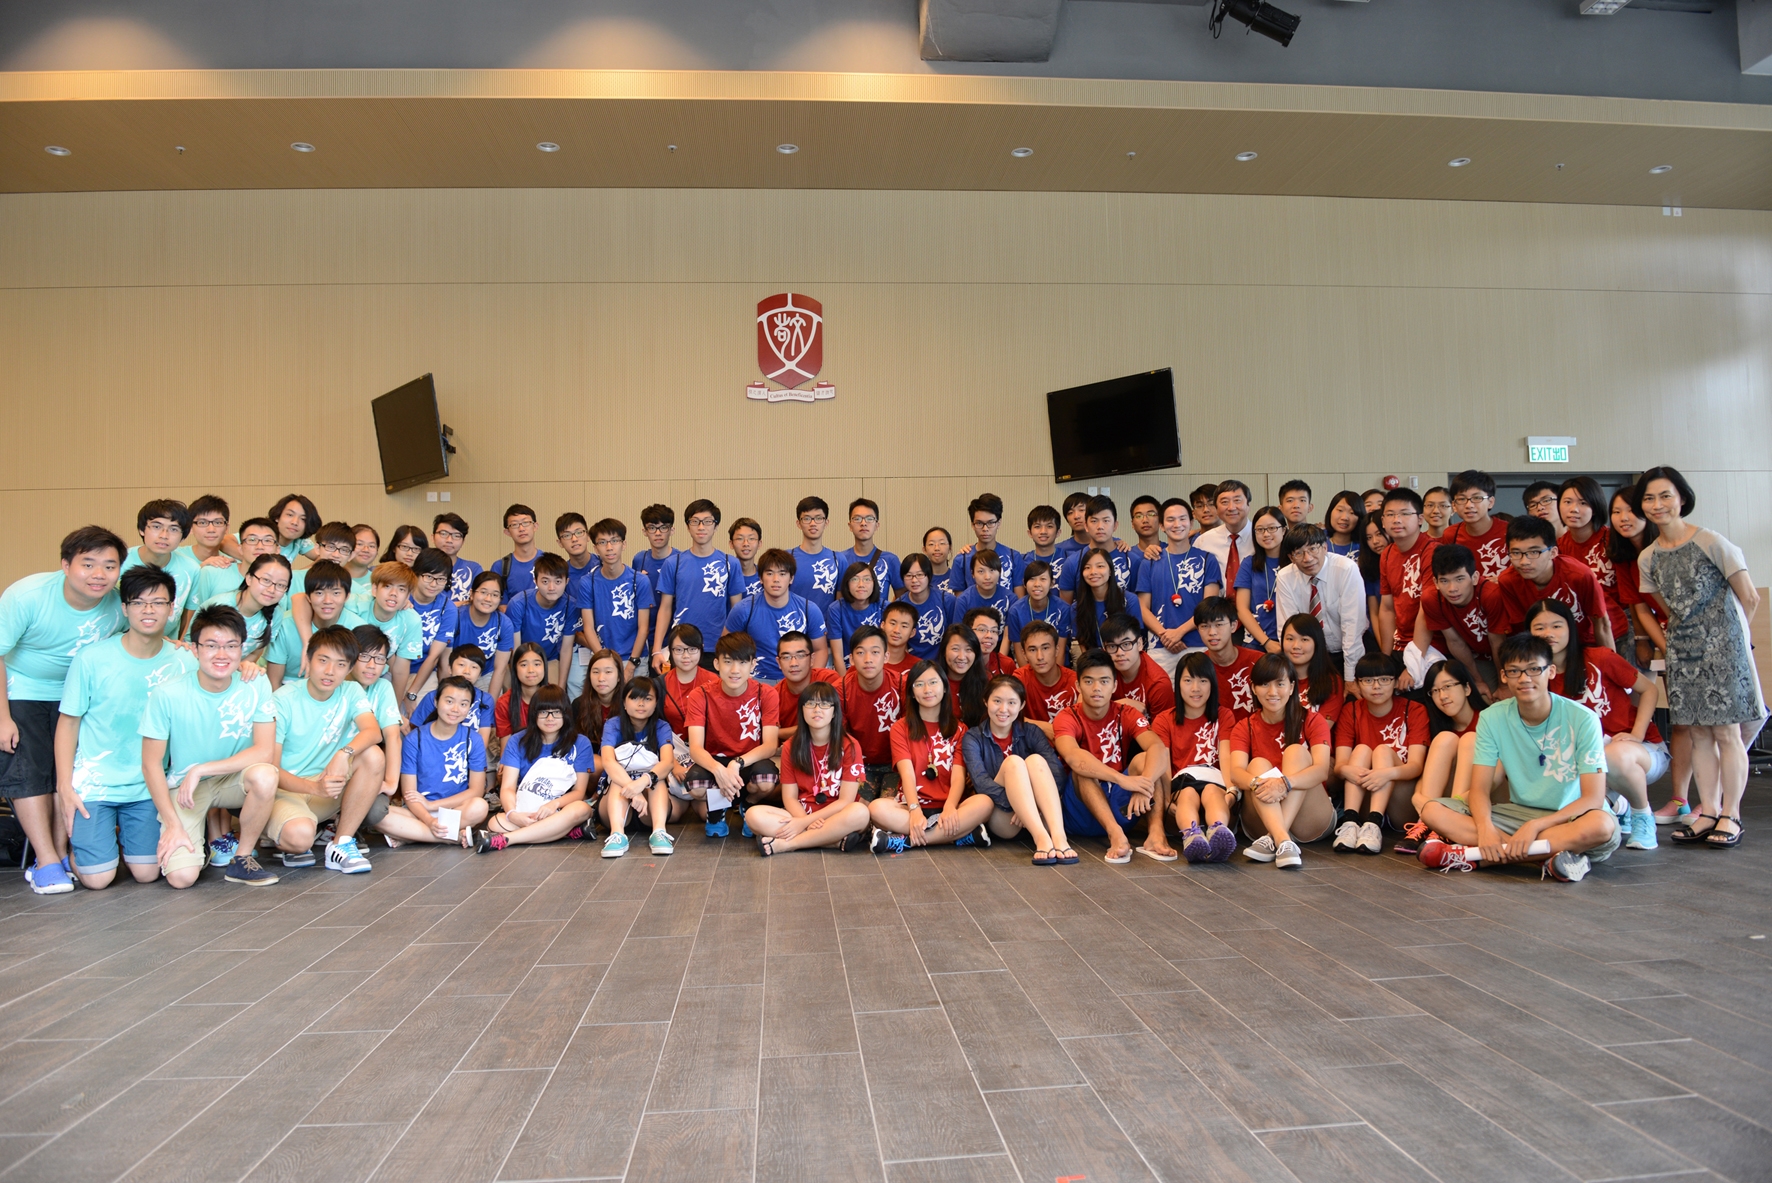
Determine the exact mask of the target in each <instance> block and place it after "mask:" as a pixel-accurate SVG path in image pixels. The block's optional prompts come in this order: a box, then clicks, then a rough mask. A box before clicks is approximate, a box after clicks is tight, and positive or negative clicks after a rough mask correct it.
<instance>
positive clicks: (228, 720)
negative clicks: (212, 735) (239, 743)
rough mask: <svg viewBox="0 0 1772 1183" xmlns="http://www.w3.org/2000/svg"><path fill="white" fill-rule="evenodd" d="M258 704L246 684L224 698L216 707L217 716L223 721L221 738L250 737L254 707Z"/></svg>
mask: <svg viewBox="0 0 1772 1183" xmlns="http://www.w3.org/2000/svg"><path fill="white" fill-rule="evenodd" d="M256 705H257V704H256V703H255V702H254V701H253V695H252V692H251V691H250V690H248V689H247V688H246V687H245V686H241V687H239V688H238V689H237V690H235V691H234V693H232V694H230V695H228V696H227V697H226V698H224V699H223V700H222V701H221V703H220V704H219V705H218V706H217V707H216V708H215V714H216V717H217V718H218V719H219V720H220V721H221V738H223V739H248V738H250V737H251V735H252V715H253V709H254V707H255V706H256Z"/></svg>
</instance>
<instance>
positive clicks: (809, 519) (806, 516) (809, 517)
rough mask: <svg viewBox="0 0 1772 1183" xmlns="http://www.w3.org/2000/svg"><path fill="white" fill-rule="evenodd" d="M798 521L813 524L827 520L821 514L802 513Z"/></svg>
mask: <svg viewBox="0 0 1772 1183" xmlns="http://www.w3.org/2000/svg"><path fill="white" fill-rule="evenodd" d="M800 520H801V521H802V522H806V523H808V524H811V523H813V522H822V521H826V520H828V519H827V518H826V517H825V515H824V514H822V513H803V514H801V515H800Z"/></svg>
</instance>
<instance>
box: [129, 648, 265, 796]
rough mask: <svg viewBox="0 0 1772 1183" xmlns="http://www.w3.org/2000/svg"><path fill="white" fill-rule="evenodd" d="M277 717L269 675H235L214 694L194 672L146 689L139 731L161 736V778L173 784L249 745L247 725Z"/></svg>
mask: <svg viewBox="0 0 1772 1183" xmlns="http://www.w3.org/2000/svg"><path fill="white" fill-rule="evenodd" d="M276 717H277V712H276V708H275V707H274V706H273V704H272V701H271V681H270V679H269V678H254V679H253V680H252V681H250V682H242V681H241V680H240V675H239V674H235V675H234V679H233V681H232V682H230V683H229V685H228V688H227V689H226V690H223V691H222V692H220V693H219V694H211V693H210V692H209V691H207V690H205V689H203V683H201V682H199V681H198V680H197V675H196V674H195V673H189V674H181V675H180V676H179V677H176V678H173V679H172V680H171V681H168V682H163V683H161V684H160V685H159V686H156V687H155V688H154V689H153V690H151V691H149V692H148V705H147V709H146V710H144V711H143V712H142V722H141V727H140V729H139V730H140V733H141V735H142V736H143V737H144V738H146V739H163V740H165V741H166V764H167V768H168V771H167V773H166V783H167V784H169V785H171V786H172V787H173V788H174V789H177V787H178V785H179V782H180V781H182V780H184V778H185V774H186V773H187V772H189V771H190V770H191V768H192V767H193V766H194V765H197V764H208V763H210V762H212V761H216V760H226V759H228V758H229V757H231V756H237V755H239V754H240V753H241V752H243V751H245V750H246V749H247V748H249V747H251V746H252V728H253V726H254V725H255V724H258V723H270V722H273V721H275V719H276Z"/></svg>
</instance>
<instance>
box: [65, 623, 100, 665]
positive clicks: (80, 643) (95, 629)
mask: <svg viewBox="0 0 1772 1183" xmlns="http://www.w3.org/2000/svg"><path fill="white" fill-rule="evenodd" d="M102 627H103V626H102V625H101V624H100V623H99V622H98V621H96V620H88V621H85V622H83V623H82V624H81V625H80V631H79V633H78V634H76V635H75V637H74V644H73V647H72V648H71V649H69V650H68V652H67V656H69V657H72V656H74V654H76V653H78V652H80V650H82V649H84V648H86V647H87V646H88V645H90V644H92V643H93V642H94V641H102V640H104V639H105V638H104V634H103V633H102V632H101V631H100V630H101V628H102Z"/></svg>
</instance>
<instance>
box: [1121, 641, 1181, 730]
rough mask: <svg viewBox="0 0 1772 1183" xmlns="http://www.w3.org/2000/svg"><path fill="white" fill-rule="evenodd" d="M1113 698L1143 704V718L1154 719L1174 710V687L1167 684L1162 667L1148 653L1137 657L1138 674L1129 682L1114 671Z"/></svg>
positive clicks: (1167, 676)
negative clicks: (1131, 700) (1128, 699)
mask: <svg viewBox="0 0 1772 1183" xmlns="http://www.w3.org/2000/svg"><path fill="white" fill-rule="evenodd" d="M1114 682H1115V686H1114V698H1115V700H1116V701H1117V700H1119V699H1122V698H1130V699H1134V700H1136V701H1138V702H1142V703H1143V704H1144V717H1145V718H1147V719H1155V718H1156V717H1157V716H1158V715H1160V714H1162V713H1163V712H1164V711H1172V710H1174V709H1175V687H1174V686H1172V685H1170V683H1169V675H1168V674H1165V673H1164V672H1163V667H1162V666H1160V665H1158V664H1157V663H1156V662H1155V661H1154V660H1152V658H1151V655H1150V654H1148V653H1140V654H1139V655H1138V672H1137V673H1136V674H1134V675H1132V680H1131V681H1130V682H1128V681H1126V680H1125V679H1123V678H1121V677H1120V671H1119V670H1117V669H1116V670H1115V671H1114Z"/></svg>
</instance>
